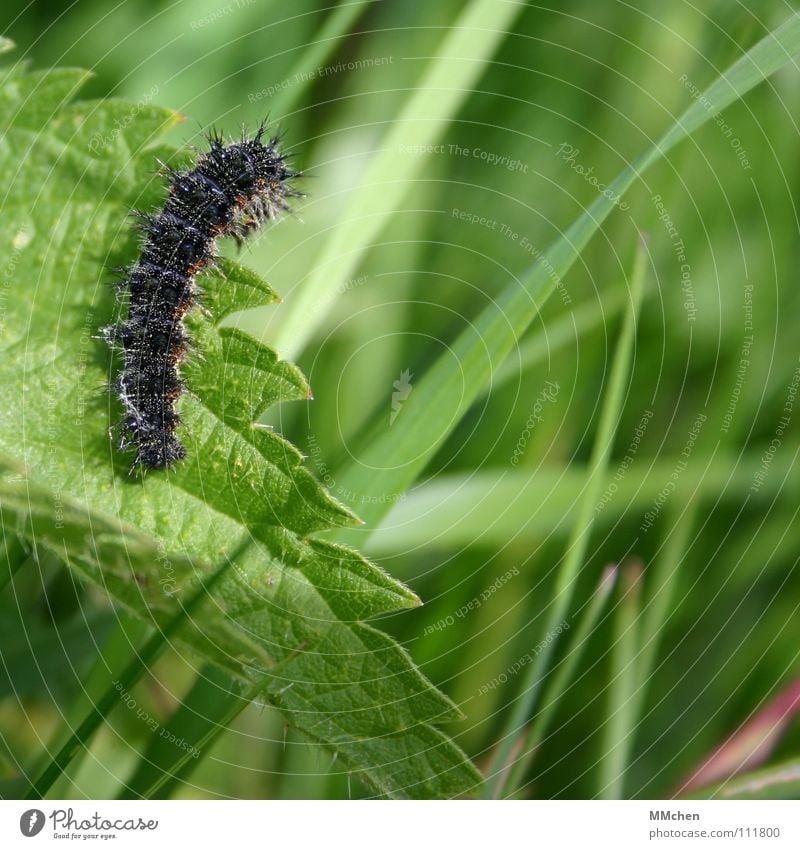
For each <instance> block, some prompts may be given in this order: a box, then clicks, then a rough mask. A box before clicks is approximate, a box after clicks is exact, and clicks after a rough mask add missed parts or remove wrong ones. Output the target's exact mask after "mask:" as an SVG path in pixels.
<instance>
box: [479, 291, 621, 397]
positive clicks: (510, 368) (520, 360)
mask: <svg viewBox="0 0 800 849" xmlns="http://www.w3.org/2000/svg"><path fill="white" fill-rule="evenodd" d="M627 302H628V293H627V292H626V291H625V288H624V287H623V286H617V287H615V288H613V289H612V290H611V293H610V294H609V295H608V296H607V297H606V298H605V300H604V301H603V302H602V303H598V302H597V301H595V300H589V301H585V302H584V303H582V304H580V305H579V306H577V307H575V309H574V310H572V312H568V313H566V314H565V315H562V316H560V317H559V318H558V319H557V320H556V321H554V322H553V323H552V325H551V326H550V327H548V328H547V329H546V331H545V329H541V330H538V331H537V332H536V333H532V334H530V335H529V336H527V337H526V338H525V339H524V340H523V341H522V343H521V344H520V346H519V356H518V357H506V359H505V360H504V361H503V363H502V364H501V365H500V367H499V368H498V369H497V371H495V373H494V374H493V375H492V381H491V384H485V385H484V386H483V387H481V391H480V392H479V394H478V395H477V396H476V398H475V400H476V401H478V400H480V399H481V398H483V397H484V396H485V395H487V394H488V393H489V392H490V391H491V392H496V391H497V390H498V389H499V388H500V387H501V386H503V384H505V383H508V381H509V380H512V379H513V378H515V377H516V376H517V375H519V374H524V373H525V372H526V371H528V369H531V368H533V366H536V365H539V364H540V363H542V362H545V361H547V359H548V358H552V356H553V355H554V354H557V353H558V352H559V351H560V350H561V349H562V348H565V347H566V346H567V345H569V343H570V342H572V341H575V340H577V339H581V338H582V337H583V336H584V335H585V334H587V333H590V332H591V331H592V330H594V329H596V328H598V327H602V326H603V325H604V324H607V323H608V322H609V321H611V320H613V319H614V318H616V317H617V315H618V314H619V313H620V312H621V311H622V309H623V307H624V306H625V304H626V303H627Z"/></svg>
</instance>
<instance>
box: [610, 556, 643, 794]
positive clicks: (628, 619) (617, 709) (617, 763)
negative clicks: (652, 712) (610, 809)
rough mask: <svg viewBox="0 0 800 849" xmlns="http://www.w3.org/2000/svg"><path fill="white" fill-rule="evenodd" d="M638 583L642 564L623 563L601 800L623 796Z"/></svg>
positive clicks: (634, 678)
mask: <svg viewBox="0 0 800 849" xmlns="http://www.w3.org/2000/svg"><path fill="white" fill-rule="evenodd" d="M641 582H642V565H641V563H638V562H632V563H628V564H626V565H625V566H624V567H623V569H622V581H621V585H620V589H621V591H622V597H621V598H620V600H619V604H618V605H617V609H616V611H615V616H614V643H613V646H612V649H611V676H610V681H609V687H608V695H609V698H608V719H607V720H606V727H605V734H604V749H605V751H604V753H603V756H602V759H601V761H600V796H601V797H602V798H604V799H624V798H625V795H624V793H625V773H626V771H627V769H628V761H629V755H630V750H631V744H632V743H633V738H634V734H635V730H636V719H637V716H636V709H635V701H636V685H637V682H638V681H639V675H638V658H637V650H638V646H639V616H640V613H641Z"/></svg>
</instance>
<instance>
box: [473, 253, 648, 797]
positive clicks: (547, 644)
mask: <svg viewBox="0 0 800 849" xmlns="http://www.w3.org/2000/svg"><path fill="white" fill-rule="evenodd" d="M646 264H647V252H646V249H645V247H644V244H643V243H641V242H640V243H639V245H638V246H637V251H636V258H635V260H634V264H633V273H632V274H631V308H630V310H629V311H628V313H627V315H626V316H625V321H624V324H623V326H622V331H621V333H620V337H619V342H618V343H617V349H616V351H615V352H614V360H613V363H612V366H611V376H610V378H609V381H608V388H607V390H606V393H605V397H604V398H603V403H602V408H601V411H600V423H599V426H598V428H597V435H596V436H595V440H594V445H593V446H592V456H591V460H590V462H589V469H588V476H587V479H586V483H585V486H584V489H583V492H582V494H581V500H580V504H579V507H578V518H577V521H576V522H575V524H574V525H573V527H572V532H571V534H570V538H569V542H568V544H567V549H566V553H565V555H564V558H563V560H562V562H561V566H560V568H559V570H558V574H557V576H556V584H555V589H554V595H553V603H552V604H551V605H550V613H549V615H548V616H547V619H546V624H545V627H544V630H543V634H544V635H546V636H550V635H552V636H553V639H549V640H544V641H543V642H544V648H543V649H542V650H541V651H540V652H539V653H538V654H537V655H536V656H535V658H534V660H533V663H532V664H531V665H530V666H529V667H528V672H527V674H526V675H525V677H524V679H523V683H522V689H521V694H520V696H519V697H518V698H517V701H516V704H515V705H514V706H513V709H512V710H511V715H510V717H509V720H508V722H507V724H506V727H505V730H504V733H503V734H502V735H501V737H500V742H499V744H498V747H497V751H496V755H495V759H494V763H495V764H496V768H495V771H494V772H493V773H492V774H490V775H489V776H487V779H486V783H485V785H484V795H485V797H487V798H490V799H492V798H498V797H499V796H500V794H501V792H502V788H503V776H504V774H505V771H506V770H507V769H508V768H509V767H510V766H511V760H512V758H513V756H514V752H515V751H516V750H518V748H519V747H518V741H519V739H520V737H521V735H523V734H524V731H525V727H526V725H527V724H528V721H529V718H530V717H531V716H532V714H533V711H534V710H535V709H536V707H537V701H538V698H539V693H540V691H541V687H542V684H543V683H544V679H545V675H546V673H547V670H548V668H549V666H550V660H551V657H552V655H553V651H554V649H555V646H556V645H557V644H558V642H559V641H558V634H559V633H560V631H561V628H560V627H559V626H560V625H561V623H562V622H563V621H564V620H565V619H566V617H567V615H568V613H569V609H570V606H571V604H572V597H573V594H574V591H575V585H576V583H577V578H578V574H579V572H580V569H581V566H582V565H583V560H584V556H585V554H586V548H587V546H588V544H589V537H590V535H591V530H592V526H593V524H594V515H595V514H594V508H595V504H596V503H597V500H598V498H599V497H600V493H601V487H602V484H603V479H604V476H605V469H606V466H607V464H608V458H609V456H610V455H611V449H612V446H613V443H614V436H615V434H616V431H617V424H618V422H619V418H620V414H621V411H622V406H623V402H624V400H625V395H626V392H627V388H628V382H629V378H630V370H631V363H632V361H633V350H634V343H635V339H636V326H637V322H638V317H639V307H640V306H641V302H642V292H643V291H644V278H645V269H646V267H647V266H646Z"/></svg>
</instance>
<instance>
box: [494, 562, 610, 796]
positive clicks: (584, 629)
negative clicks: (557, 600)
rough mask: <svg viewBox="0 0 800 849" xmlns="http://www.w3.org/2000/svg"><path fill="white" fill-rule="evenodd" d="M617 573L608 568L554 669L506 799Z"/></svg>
mask: <svg viewBox="0 0 800 849" xmlns="http://www.w3.org/2000/svg"><path fill="white" fill-rule="evenodd" d="M618 572H619V570H618V569H617V567H616V566H609V567H608V568H607V569H606V570H605V572H604V573H603V576H602V577H601V578H600V583H599V584H598V585H597V589H596V590H595V591H594V593H593V594H592V597H591V598H590V599H589V602H588V606H587V609H586V613H584V615H583V618H582V619H581V621H580V625H579V627H578V630H577V632H576V634H575V637H574V638H573V640H572V647H571V649H570V650H569V652H567V654H566V655H565V656H564V658H563V659H562V661H561V663H559V664H558V666H556V667H555V668H554V669H553V675H552V679H551V683H550V684H549V686H548V687H547V695H546V697H544V698H542V707H541V709H540V710H539V712H538V713H537V714H536V716H534V717H533V719H532V720H531V723H530V726H529V730H528V731H527V735H526V737H525V740H524V744H523V748H522V754H521V755H520V757H519V758H518V759H517V761H516V762H515V763H514V765H513V767H512V768H511V770H510V771H509V773H508V788H509V792H508V795H509V796H514V795H515V794H516V793H517V792H518V791H519V790H520V788H521V787H522V782H523V778H524V776H525V773H526V772H527V771H528V769H529V768H530V766H531V763H532V762H533V759H534V757H535V756H536V752H537V751H538V749H539V746H540V745H541V742H542V740H543V739H544V735H545V733H546V732H547V729H548V727H549V725H550V723H551V722H552V720H553V718H554V717H555V715H556V711H557V710H558V705H559V704H560V702H561V699H562V698H563V697H564V695H565V694H566V692H567V688H568V687H569V685H570V682H571V681H572V679H573V677H574V676H575V670H576V669H577V668H578V663H579V662H580V659H581V657H582V656H583V651H584V649H585V648H586V646H588V645H589V640H590V639H591V636H592V634H593V633H594V629H595V628H596V627H597V623H598V622H599V620H600V615H601V614H602V612H603V610H605V607H606V603H607V602H608V597H609V596H610V595H611V592H612V591H613V589H614V587H615V586H616V583H617V576H618Z"/></svg>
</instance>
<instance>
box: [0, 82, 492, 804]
mask: <svg viewBox="0 0 800 849" xmlns="http://www.w3.org/2000/svg"><path fill="white" fill-rule="evenodd" d="M85 78H86V75H85V74H84V72H82V71H71V70H67V71H49V72H44V73H36V74H34V73H26V72H25V71H24V70H20V68H19V67H15V68H12V69H10V70H8V71H7V72H5V76H4V77H3V81H2V84H1V85H0V115H1V116H2V117H1V118H0V120H2V124H3V135H2V138H0V169H1V170H2V173H3V174H4V175H5V180H4V186H5V201H4V220H5V222H6V226H5V227H4V229H3V232H2V234H0V270H1V271H2V276H0V350H1V351H2V358H1V359H0V455H1V456H2V457H3V459H2V461H0V507H2V513H3V519H4V526H5V527H6V528H8V527H9V522H12V523H14V524H12V527H15V528H16V529H17V533H19V534H21V535H23V536H24V537H25V538H27V539H28V540H30V542H31V543H32V544H34V545H35V546H39V547H41V548H42V549H46V550H47V551H49V552H52V553H53V554H55V555H56V556H57V557H59V558H60V559H61V560H62V561H63V562H64V563H66V564H67V565H68V566H69V567H70V568H71V569H73V570H75V571H76V572H77V573H79V574H80V575H81V576H82V577H83V578H84V579H86V580H88V581H90V582H92V583H93V584H95V585H97V586H98V587H100V588H102V589H103V590H104V591H105V592H107V593H108V594H109V595H110V597H111V598H112V599H114V600H115V601H116V602H118V603H121V604H123V605H125V606H127V607H128V608H130V609H131V610H133V611H135V612H136V613H138V614H139V615H141V616H142V617H145V618H146V619H147V620H148V621H150V622H152V623H153V624H155V625H156V626H157V627H161V626H163V625H164V624H165V623H166V622H168V621H169V620H170V619H171V618H172V617H174V616H175V615H176V614H177V612H178V611H179V610H180V603H181V601H182V600H184V599H186V598H189V597H191V595H192V593H193V592H195V593H196V592H197V590H198V588H199V587H200V585H201V582H202V581H203V579H204V578H206V577H207V576H208V575H210V574H211V573H213V572H214V571H215V570H216V569H218V568H219V566H220V564H223V563H225V562H228V560H229V559H230V562H231V565H230V568H229V569H228V570H227V571H226V572H225V574H224V577H223V578H222V579H221V580H220V581H219V582H218V583H217V584H215V585H214V587H213V589H212V590H211V591H210V592H209V594H208V597H207V598H206V599H204V600H203V601H202V603H201V606H200V607H199V608H197V609H195V611H194V614H193V615H192V617H191V618H190V619H187V622H186V624H185V626H184V627H183V629H182V631H180V638H181V639H182V641H183V642H184V644H186V645H187V646H189V647H191V648H192V649H193V650H195V651H197V652H198V653H201V654H202V655H204V656H205V657H206V658H208V659H210V660H211V661H212V662H213V663H215V664H217V665H218V666H220V667H222V668H223V669H225V670H226V671H228V672H230V673H231V674H233V675H234V676H236V677H237V678H238V679H240V680H242V681H244V682H246V683H250V684H252V683H253V682H255V681H258V680H261V679H263V676H269V678H270V680H269V682H268V683H267V685H266V687H265V689H264V690H263V693H264V695H265V697H266V698H267V699H268V700H269V701H270V702H271V703H272V704H273V705H275V706H276V707H277V708H279V709H280V710H281V711H282V712H283V713H284V715H285V717H286V720H287V721H288V722H289V723H290V724H291V725H292V726H294V727H296V728H297V729H299V730H300V731H301V732H303V733H304V734H305V735H307V736H308V737H309V738H310V739H311V740H313V741H315V742H317V743H319V744H320V745H322V746H325V747H327V748H329V749H332V750H334V751H335V752H336V753H337V756H338V760H339V762H340V763H341V764H343V765H344V767H345V768H346V769H349V770H351V771H352V772H353V773H354V774H355V775H357V776H358V777H360V778H362V779H363V780H364V781H365V782H366V783H367V784H368V785H370V786H371V787H372V788H374V789H375V790H377V791H378V792H379V793H381V794H385V795H388V796H392V797H449V796H455V795H458V794H463V793H466V792H469V791H470V790H471V789H474V787H475V786H476V784H477V783H478V782H479V781H480V776H479V774H478V772H477V771H476V770H475V768H474V767H473V766H472V764H471V763H470V762H469V761H468V760H467V759H466V757H465V756H464V754H463V753H462V752H461V751H460V750H459V749H458V748H457V747H456V746H455V745H454V744H453V743H452V742H451V741H450V740H449V739H448V738H447V737H446V736H445V735H444V734H442V732H440V731H439V730H437V729H436V728H435V724H437V723H442V722H449V721H451V720H455V719H457V718H459V717H460V714H459V712H458V710H457V709H456V707H455V706H454V705H453V704H452V702H450V701H449V700H448V699H447V698H446V697H445V696H444V695H443V694H441V693H440V692H438V691H437V690H436V689H435V688H434V687H433V686H432V685H431V684H430V683H429V682H428V681H427V680H426V679H425V678H424V677H423V676H422V674H421V673H420V672H419V671H418V670H417V668H416V667H415V666H414V664H413V663H412V661H411V660H410V658H409V657H408V655H407V654H406V653H405V652H404V651H403V650H402V649H401V647H400V646H399V645H397V643H395V642H394V641H393V640H392V639H390V638H389V637H388V636H386V635H385V634H383V633H381V632H380V631H378V630H376V629H375V628H373V627H372V626H370V625H369V624H366V623H365V621H364V620H366V619H369V618H370V617H374V616H376V615H378V614H382V613H386V612H388V611H393V610H397V609H400V608H405V607H413V606H415V605H417V604H419V600H418V599H417V598H416V596H415V595H414V594H413V593H411V592H410V591H409V590H408V589H406V588H405V587H404V586H402V585H401V584H399V583H398V582H396V581H394V580H393V579H392V578H390V577H389V576H388V575H386V574H385V573H384V572H382V571H381V570H380V569H378V568H377V567H376V566H374V565H373V564H371V563H369V562H367V561H366V560H365V559H364V558H363V557H362V556H361V555H359V554H358V553H356V552H355V551H351V550H349V549H347V548H343V547H340V546H336V545H333V544H330V543H327V542H322V541H319V540H314V539H310V538H309V534H312V533H313V532H315V531H319V530H323V529H328V528H331V527H335V526H339V527H342V526H347V525H352V524H354V523H356V522H357V521H358V520H357V519H356V518H355V516H353V514H352V513H351V512H350V511H349V510H348V509H347V508H346V507H344V506H343V505H341V504H340V503H338V502H337V501H336V500H334V499H333V498H332V497H331V496H330V495H329V494H328V493H327V492H326V491H325V490H324V489H323V488H322V486H321V485H320V484H319V483H318V482H317V481H316V480H315V479H314V477H313V476H312V475H311V474H310V472H309V471H308V470H307V469H306V467H305V466H304V465H303V458H302V456H301V455H300V453H299V452H298V451H297V449H295V448H294V447H293V446H292V445H290V444H289V443H288V442H287V441H286V440H284V439H283V438H282V437H280V436H279V435H278V434H276V433H274V432H273V431H271V430H269V429H265V428H263V427H259V426H257V425H256V424H255V423H254V422H255V421H256V420H257V419H258V418H259V416H260V415H261V413H262V412H263V411H264V409H265V408H267V407H269V406H270V405H272V404H276V403H279V402H282V401H288V400H304V399H307V398H308V397H309V389H308V386H307V384H306V381H305V378H304V377H303V375H302V374H301V373H300V372H299V371H298V370H297V368H295V367H294V366H293V365H291V364H290V363H286V362H281V361H280V360H278V358H277V357H276V355H275V354H274V353H273V352H272V351H270V350H269V349H267V348H266V347H264V346H263V345H261V344H259V343H258V342H256V341H255V340H254V339H252V338H251V337H249V336H247V335H245V334H244V333H242V332H241V331H239V330H237V329H234V328H231V327H220V323H221V322H222V321H223V320H224V319H225V318H226V317H227V316H229V315H231V314H232V313H234V312H236V311H239V310H243V309H248V308H250V307H254V306H260V305H263V304H268V303H273V302H275V301H276V300H277V298H276V295H275V293H274V292H273V291H272V290H271V289H270V288H269V287H268V286H267V285H266V284H265V283H264V282H263V281H262V280H260V279H259V278H258V277H257V276H256V275H255V274H253V273H252V272H250V271H247V270H246V269H244V268H241V267H239V266H237V265H236V264H234V263H232V262H229V261H221V262H220V265H219V267H218V268H217V269H215V270H214V271H212V272H208V273H205V274H203V275H202V277H201V279H200V281H199V282H200V285H201V287H202V289H203V297H202V300H203V303H204V305H205V307H206V309H205V310H198V311H196V312H195V313H194V314H193V315H192V316H191V318H190V329H191V333H192V336H193V340H194V346H195V350H196V356H194V357H193V358H192V361H191V363H190V364H189V365H188V367H187V368H186V369H185V372H184V373H185V377H186V380H187V384H188V388H189V392H188V393H187V394H185V395H184V396H183V398H182V399H181V401H180V413H181V415H182V416H183V419H184V421H185V424H186V427H185V428H183V430H182V432H181V436H182V438H183V440H184V442H185V443H186V446H187V448H188V451H189V456H188V459H187V460H186V461H185V462H184V463H182V464H180V465H179V467H178V468H177V470H176V471H175V472H174V473H169V474H163V473H153V472H150V473H148V474H147V475H146V476H145V477H144V478H143V479H142V478H140V477H137V476H130V475H129V474H128V471H129V466H130V457H125V456H120V455H119V453H118V452H117V451H116V450H115V442H116V437H115V436H114V435H113V434H109V426H110V423H113V422H115V421H117V420H118V419H119V410H118V409H117V402H116V400H115V399H113V398H112V397H111V396H110V393H109V392H108V391H107V390H106V388H105V387H106V385H107V382H108V379H109V377H110V375H111V374H113V372H114V370H115V368H116V365H115V364H112V361H111V355H110V353H109V351H108V350H107V348H106V347H105V345H104V344H103V343H102V342H100V341H99V340H97V339H96V338H95V337H96V335H97V333H98V331H99V328H101V327H102V326H104V325H105V324H107V323H108V322H109V321H110V320H113V318H114V315H115V312H116V310H118V307H117V306H116V304H115V298H114V294H113V291H112V288H111V287H110V286H109V285H107V281H108V277H109V275H108V273H107V271H106V270H105V269H106V268H107V267H108V266H109V265H111V264H115V263H119V262H126V261H130V260H131V259H132V257H133V256H134V254H135V250H136V239H135V237H134V236H133V235H132V233H131V227H130V219H129V217H128V213H129V210H130V208H131V207H132V206H137V207H140V208H142V207H143V208H148V207H152V206H153V205H157V204H158V203H159V198H160V197H163V193H164V186H163V181H162V180H160V179H159V178H158V177H156V176H155V164H154V151H156V150H157V153H158V155H159V156H160V157H161V158H166V157H169V156H172V157H173V158H174V157H181V156H184V157H185V152H184V153H176V152H171V151H169V149H166V148H164V147H163V146H159V147H158V148H155V147H154V144H155V142H156V141H157V137H158V135H159V134H160V133H161V132H162V131H163V130H164V129H165V128H167V127H169V126H170V125H172V124H174V123H175V122H176V120H178V116H176V115H175V114H174V113H170V112H168V111H166V110H163V109H160V108H156V107H154V106H142V105H138V106H137V105H134V104H128V103H120V102H116V101H105V102H90V101H77V102H72V101H71V98H72V97H73V96H74V93H75V91H76V89H77V88H78V87H79V85H80V84H81V82H82V81H83V80H84V79H85Z"/></svg>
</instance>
